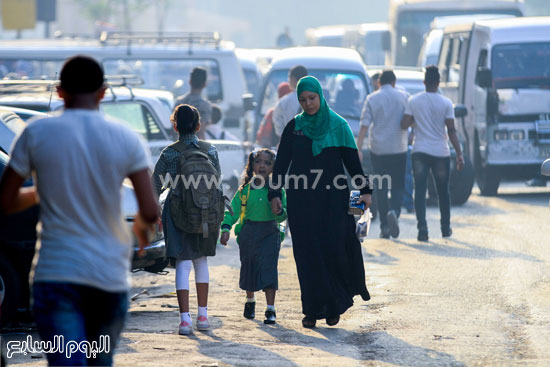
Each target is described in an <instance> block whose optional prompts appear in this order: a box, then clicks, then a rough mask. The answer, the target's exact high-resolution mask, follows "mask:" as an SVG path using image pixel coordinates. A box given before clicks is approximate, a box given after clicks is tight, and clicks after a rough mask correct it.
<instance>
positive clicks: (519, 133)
mask: <svg viewBox="0 0 550 367" xmlns="http://www.w3.org/2000/svg"><path fill="white" fill-rule="evenodd" d="M510 139H511V140H524V139H525V131H523V130H512V131H510Z"/></svg>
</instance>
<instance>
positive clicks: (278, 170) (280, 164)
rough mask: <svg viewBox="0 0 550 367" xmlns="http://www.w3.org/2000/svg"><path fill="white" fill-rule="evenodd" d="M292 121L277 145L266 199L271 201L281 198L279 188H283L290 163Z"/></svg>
mask: <svg viewBox="0 0 550 367" xmlns="http://www.w3.org/2000/svg"><path fill="white" fill-rule="evenodd" d="M293 131H294V119H293V120H291V121H290V122H289V123H288V124H286V127H285V129H284V130H283V134H282V136H281V142H280V143H279V149H278V150H277V159H276V160H275V166H274V167H273V174H272V175H271V187H270V188H269V193H268V195H267V198H268V199H269V200H270V201H271V200H272V199H273V198H276V197H279V198H280V197H281V187H283V186H284V182H285V177H286V173H287V171H288V167H289V166H290V163H291V162H292V145H293V144H292V143H293V139H294V135H293V134H292V132H293Z"/></svg>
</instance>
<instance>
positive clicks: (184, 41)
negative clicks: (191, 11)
mask: <svg viewBox="0 0 550 367" xmlns="http://www.w3.org/2000/svg"><path fill="white" fill-rule="evenodd" d="M99 42H100V43H101V44H102V45H127V46H128V47H130V46H131V45H132V43H135V44H159V45H168V44H170V45H185V46H189V50H190V52H191V49H192V47H193V46H214V47H216V48H219V47H220V43H221V35H220V34H219V33H218V32H111V31H104V32H101V35H100V37H99Z"/></svg>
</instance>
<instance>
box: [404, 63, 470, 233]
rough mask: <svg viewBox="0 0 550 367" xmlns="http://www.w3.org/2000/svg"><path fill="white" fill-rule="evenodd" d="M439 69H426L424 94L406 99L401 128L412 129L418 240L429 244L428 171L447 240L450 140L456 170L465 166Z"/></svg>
mask: <svg viewBox="0 0 550 367" xmlns="http://www.w3.org/2000/svg"><path fill="white" fill-rule="evenodd" d="M439 80H440V75H439V70H438V69H437V67H436V66H428V67H427V68H426V74H425V76H424V85H425V86H426V91H425V92H420V93H417V94H415V95H413V96H411V97H410V98H409V101H408V103H407V108H406V110H405V115H404V116H403V120H402V121H401V127H402V128H403V129H408V128H409V126H413V127H414V143H413V149H412V167H413V176H414V189H415V192H414V207H415V210H416V220H417V222H418V223H417V227H418V240H419V241H428V224H427V222H426V186H427V180H428V174H429V172H430V170H431V171H432V174H433V176H434V179H435V185H436V189H437V196H438V197H439V211H440V213H441V234H442V236H443V237H450V236H451V234H452V229H451V194H450V192H449V178H450V172H451V164H450V163H451V161H450V155H451V152H450V149H449V144H448V141H449V140H450V141H451V144H453V147H454V148H455V151H456V169H457V170H459V171H460V170H462V168H463V167H464V157H463V156H462V150H461V148H460V143H459V141H458V135H457V132H456V128H455V120H454V117H455V116H454V110H453V104H452V102H451V100H450V99H449V98H447V97H444V96H443V95H441V94H440V93H438V88H439Z"/></svg>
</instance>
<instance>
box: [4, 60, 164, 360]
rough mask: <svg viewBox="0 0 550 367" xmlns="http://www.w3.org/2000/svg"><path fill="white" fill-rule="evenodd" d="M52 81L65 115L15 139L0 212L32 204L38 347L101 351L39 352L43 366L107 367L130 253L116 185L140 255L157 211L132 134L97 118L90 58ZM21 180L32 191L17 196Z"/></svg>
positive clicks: (122, 310) (120, 318) (98, 89)
mask: <svg viewBox="0 0 550 367" xmlns="http://www.w3.org/2000/svg"><path fill="white" fill-rule="evenodd" d="M60 81H61V84H60V86H59V87H58V90H57V91H58V94H59V96H60V97H61V98H62V99H63V100H64V103H65V111H64V112H63V113H62V114H60V115H58V116H55V117H49V118H43V119H38V120H34V121H32V122H30V123H29V124H28V126H27V127H26V128H25V130H23V132H22V133H21V135H20V136H19V137H18V138H17V140H16V141H15V143H14V145H13V147H12V153H11V160H10V162H9V165H8V167H7V168H6V170H5V172H4V175H3V176H2V179H1V181H0V214H9V213H12V212H16V211H19V210H23V209H25V208H28V207H30V206H32V205H35V204H37V203H38V199H37V195H39V197H40V203H39V204H40V222H41V224H42V225H41V228H42V230H41V233H39V235H38V238H39V241H38V243H37V251H36V255H35V259H34V261H33V270H32V272H31V273H32V274H33V276H32V278H33V279H32V282H33V289H32V292H33V314H34V317H35V321H36V325H37V327H38V332H39V334H40V338H41V339H42V341H43V342H48V343H49V342H52V343H54V344H55V341H54V340H55V337H56V336H63V337H64V340H65V342H69V341H71V342H76V343H81V342H83V341H87V342H89V343H95V342H97V343H99V345H103V346H105V347H106V349H107V350H106V351H104V352H101V353H98V354H97V355H95V356H93V357H91V359H90V360H87V357H86V354H85V353H84V351H83V350H81V351H75V352H74V353H72V354H70V353H67V354H65V353H59V352H58V353H48V354H47V357H48V363H49V365H54V366H58V365H79V366H80V365H88V364H94V365H111V364H112V357H113V351H114V349H115V346H116V343H117V341H118V338H119V336H120V333H121V331H122V328H123V326H124V321H125V318H126V311H127V308H128V291H129V288H130V280H129V270H130V263H131V257H132V255H133V246H132V242H133V241H132V237H131V235H130V233H129V231H128V230H127V228H126V224H125V221H124V219H123V217H122V213H121V185H122V182H123V180H124V179H125V178H126V177H129V178H130V180H131V181H132V184H133V186H134V189H135V193H136V197H137V202H138V206H139V211H138V213H136V217H135V223H134V232H135V234H136V236H137V238H138V242H139V246H140V249H141V250H142V249H143V246H145V245H146V244H147V232H148V230H149V228H150V227H151V225H152V223H154V222H155V221H157V218H158V213H159V209H158V205H157V203H156V200H155V197H154V195H153V188H152V185H151V180H150V178H149V173H148V167H149V160H150V158H149V156H148V153H147V151H146V150H145V148H144V145H143V143H142V141H141V139H140V138H139V137H138V136H137V134H136V133H134V132H133V131H132V130H130V129H129V128H128V127H126V126H124V125H122V124H120V123H117V122H114V121H110V120H107V119H105V117H104V116H103V115H102V114H101V113H100V112H99V111H98V108H99V102H100V100H101V99H102V98H103V96H104V95H105V90H106V87H105V85H104V79H103V70H102V69H101V67H100V66H99V64H98V63H97V62H96V61H95V60H93V59H91V58H89V57H85V56H75V57H73V58H71V59H69V60H68V61H67V62H66V63H65V64H64V65H63V68H62V70H61V74H60ZM31 174H32V175H33V176H34V182H35V184H36V187H31V188H21V185H22V183H23V181H24V180H25V179H26V178H28V177H29V176H30V175H31ZM105 343H108V345H105ZM100 348H101V347H100Z"/></svg>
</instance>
